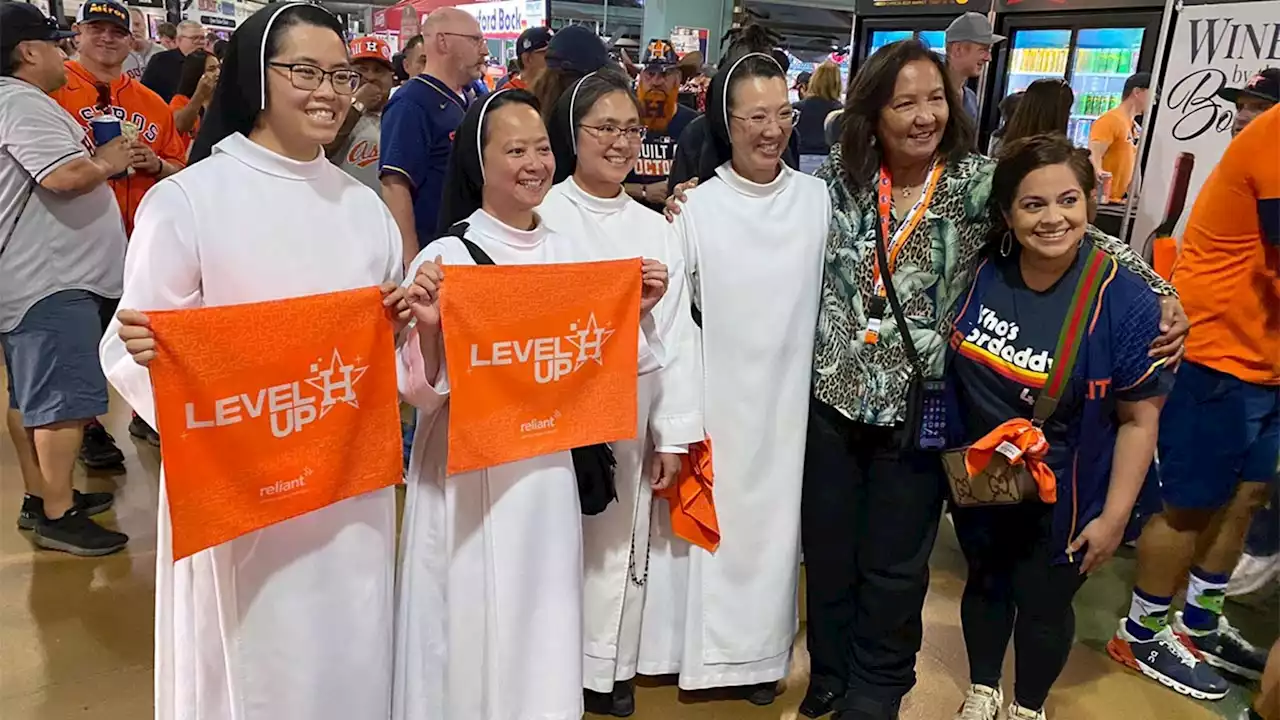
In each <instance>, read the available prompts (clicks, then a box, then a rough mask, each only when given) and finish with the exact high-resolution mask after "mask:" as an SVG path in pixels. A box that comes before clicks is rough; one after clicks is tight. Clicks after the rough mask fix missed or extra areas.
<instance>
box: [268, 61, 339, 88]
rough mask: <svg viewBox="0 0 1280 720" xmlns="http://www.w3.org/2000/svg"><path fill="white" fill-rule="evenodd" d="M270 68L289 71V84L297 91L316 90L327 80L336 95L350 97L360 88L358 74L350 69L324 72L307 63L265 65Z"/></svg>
mask: <svg viewBox="0 0 1280 720" xmlns="http://www.w3.org/2000/svg"><path fill="white" fill-rule="evenodd" d="M267 64H268V65H270V66H271V67H277V68H282V69H285V70H288V71H289V82H290V83H292V84H293V86H294V87H296V88H298V89H299V90H318V89H320V86H321V85H322V84H324V80H325V78H329V84H330V85H332V86H333V91H334V92H335V93H337V94H338V95H350V94H352V93H354V92H355V91H356V88H358V87H360V73H358V72H356V71H355V70H352V69H350V68H343V69H341V70H324V69H321V68H318V67H316V66H315V65H309V64H307V63H279V62H273V63H267Z"/></svg>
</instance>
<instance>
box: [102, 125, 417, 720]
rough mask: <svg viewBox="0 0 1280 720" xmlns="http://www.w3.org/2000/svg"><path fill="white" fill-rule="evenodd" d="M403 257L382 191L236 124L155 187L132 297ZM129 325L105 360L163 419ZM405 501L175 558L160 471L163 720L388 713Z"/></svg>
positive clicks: (376, 264)
mask: <svg viewBox="0 0 1280 720" xmlns="http://www.w3.org/2000/svg"><path fill="white" fill-rule="evenodd" d="M285 208H287V209H288V211H287V212H284V211H283V209H285ZM400 257H401V243H400V233H399V231H398V230H397V229H396V224H395V221H394V220H393V219H392V217H391V214H390V212H388V211H387V209H386V207H385V206H384V205H383V204H382V201H381V200H380V199H379V198H378V196H377V195H376V194H375V193H373V192H372V191H370V190H369V189H368V188H367V187H365V186H364V185H361V184H360V183H359V182H357V181H355V180H353V179H352V178H351V177H350V176H349V175H347V174H346V173H344V172H342V171H341V170H339V169H338V168H337V167H335V166H334V165H333V164H332V163H330V162H329V161H328V160H327V159H326V158H325V157H324V155H323V154H319V155H318V156H317V157H316V159H315V160H312V161H310V162H297V161H294V160H290V159H288V158H285V157H282V156H280V155H277V154H275V153H273V152H271V151H269V150H267V149H266V148H264V147H262V146H260V145H257V144H255V143H253V142H251V141H249V140H248V139H247V138H245V137H244V136H243V135H239V134H236V135H232V136H230V137H228V138H226V139H225V140H223V141H222V142H220V143H218V144H217V145H216V146H214V148H213V154H212V155H211V156H210V157H209V158H208V159H207V160H204V161H202V162H200V163H197V164H195V165H193V166H191V167H190V168H187V169H186V170H183V171H182V172H181V173H178V174H177V175H174V176H172V177H170V178H168V179H166V180H163V181H161V182H160V183H158V184H157V185H156V186H155V188H154V189H152V190H151V192H149V193H148V194H147V197H146V198H145V199H144V200H143V202H142V205H141V206H140V207H139V209H138V216H137V224H136V226H135V228H134V231H133V238H132V240H131V242H130V244H129V250H128V255H127V257H126V260H125V277H124V296H123V297H122V298H121V299H120V307H121V308H129V309H136V310H141V311H143V312H146V311H148V310H172V309H181V308H198V307H215V306H223V305H233V304H240V303H250V302H260V301H267V300H281V299H285V298H294V297H300V296H305V295H313V294H317V293H327V292H336V291H340V290H351V289H355V288H361V287H369V286H373V285H377V284H380V283H383V282H386V281H388V280H390V281H396V282H398V281H399V280H400V279H401V277H402V270H401V264H400ZM119 329H120V323H119V321H113V322H112V324H111V326H110V328H108V330H107V333H106V335H105V337H104V338H103V340H102V346H101V356H102V366H103V369H104V370H105V372H106V374H107V378H108V379H109V380H110V381H111V384H112V385H114V386H115V388H116V390H118V391H119V392H120V394H121V395H122V396H124V399H125V400H126V401H127V402H128V403H129V405H130V406H131V407H133V409H134V410H136V411H137V412H138V414H139V415H141V416H142V417H143V419H145V420H146V421H147V422H148V423H150V424H151V425H152V426H153V427H154V426H155V424H156V418H155V402H154V399H153V397H152V395H151V382H150V378H149V375H148V372H147V370H146V369H145V368H143V367H141V366H139V365H137V364H136V363H135V362H134V361H133V359H132V357H130V355H129V353H128V352H127V351H126V350H125V347H124V344H123V343H122V342H121V341H120V339H119V337H118V336H117V331H118V330H119ZM270 351H271V349H270V347H263V352H270ZM395 509H396V507H395V491H394V490H393V489H392V488H387V489H385V490H380V491H377V492H373V493H368V494H366V495H362V496H360V497H355V498H351V499H349V500H345V501H343V502H340V503H337V504H335V505H331V506H329V507H327V508H325V509H323V510H318V511H316V512H313V513H309V514H306V515H303V516H301V517H297V518H294V519H292V520H288V521H285V522H282V523H279V524H277V525H273V526H271V527H268V528H264V529H262V530H258V531H256V532H253V533H250V534H249V535H245V536H244V537H241V538H237V539H235V540H232V541H230V542H228V543H224V544H222V545H219V546H217V547H214V548H211V549H209V550H205V551H203V552H200V553H198V554H196V555H194V556H192V557H189V558H184V559H182V560H179V561H178V562H176V563H175V562H174V561H173V555H172V548H171V528H170V525H169V510H168V506H167V503H166V499H165V489H164V478H163V473H162V475H161V483H160V509H159V533H158V538H157V545H158V550H157V552H156V555H157V558H156V638H155V644H156V658H155V668H156V670H155V672H156V681H155V705H156V711H155V717H156V719H157V720H280V719H281V718H307V720H351V719H352V718H369V719H370V720H374V719H376V718H387V717H389V716H390V714H391V707H390V706H391V667H392V640H393V635H392V631H393V584H394V579H395V531H396V519H395Z"/></svg>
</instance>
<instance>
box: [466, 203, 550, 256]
mask: <svg viewBox="0 0 1280 720" xmlns="http://www.w3.org/2000/svg"><path fill="white" fill-rule="evenodd" d="M533 219H534V220H535V221H536V222H537V224H536V225H535V226H534V227H533V229H532V230H518V229H516V228H513V227H511V226H510V225H507V224H506V223H504V222H502V221H501V220H499V219H498V218H496V217H494V216H492V215H490V214H489V213H487V212H485V211H484V210H477V211H475V212H473V213H471V217H469V218H467V225H468V227H467V234H468V235H470V234H471V233H472V232H475V233H478V234H480V235H483V236H485V237H487V238H490V239H492V240H495V241H497V242H500V243H502V244H504V245H510V246H512V247H517V248H531V247H537V246H538V245H540V244H542V241H543V240H545V239H546V237H547V225H546V223H544V222H542V218H540V217H538V216H537V215H536V214H535V215H534V216H533Z"/></svg>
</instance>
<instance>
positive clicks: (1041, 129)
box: [1001, 78, 1076, 144]
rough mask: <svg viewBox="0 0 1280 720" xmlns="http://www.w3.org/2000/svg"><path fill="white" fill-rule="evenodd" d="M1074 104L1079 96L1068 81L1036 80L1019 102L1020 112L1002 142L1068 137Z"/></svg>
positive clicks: (1006, 128)
mask: <svg viewBox="0 0 1280 720" xmlns="http://www.w3.org/2000/svg"><path fill="white" fill-rule="evenodd" d="M1075 102H1076V95H1075V93H1074V92H1072V91H1071V86H1070V85H1068V84H1067V81H1066V80H1063V79H1062V78H1045V79H1042V80H1036V81H1035V82H1033V83H1031V84H1030V85H1029V86H1027V89H1026V91H1025V92H1023V93H1022V100H1021V101H1019V102H1018V109H1017V111H1016V112H1014V113H1013V117H1012V118H1011V119H1010V120H1009V124H1008V125H1007V126H1006V127H1005V131H1004V134H1003V136H1002V137H1001V142H1003V143H1005V144H1009V143H1012V142H1014V141H1015V140H1021V139H1022V138H1027V137H1031V136H1032V135H1042V134H1044V133H1057V134H1059V135H1066V134H1067V121H1069V120H1070V119H1071V106H1072V105H1074V104H1075Z"/></svg>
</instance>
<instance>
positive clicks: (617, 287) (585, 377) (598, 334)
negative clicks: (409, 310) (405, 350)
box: [440, 258, 640, 474]
mask: <svg viewBox="0 0 1280 720" xmlns="http://www.w3.org/2000/svg"><path fill="white" fill-rule="evenodd" d="M444 275H445V281H444V283H443V284H442V285H441V290H440V312H441V322H440V324H441V327H442V328H443V329H444V350H445V359H446V363H447V365H448V368H449V384H450V387H451V390H450V393H451V395H450V399H449V461H448V466H447V468H446V469H447V471H448V472H449V473H450V474H454V473H460V472H465V471H468V470H476V469H479V468H485V467H492V466H494V465H500V464H502V463H508V462H513V461H516V460H524V459H526V458H531V457H536V456H538V455H546V454H548V453H553V452H559V451H563V450H569V449H571V448H576V447H583V446H586V445H594V444H596V443H603V442H613V441H615V440H622V439H626V438H631V437H634V436H635V434H636V373H637V357H636V355H637V352H638V343H639V335H640V260H639V258H635V259H631V260H615V261H610V262H593V263H573V264H547V265H484V266H473V265H450V266H448V267H447V268H445V271H444Z"/></svg>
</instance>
